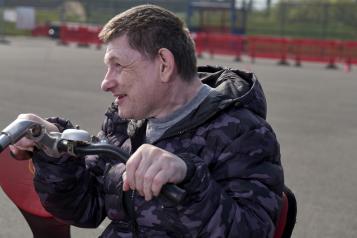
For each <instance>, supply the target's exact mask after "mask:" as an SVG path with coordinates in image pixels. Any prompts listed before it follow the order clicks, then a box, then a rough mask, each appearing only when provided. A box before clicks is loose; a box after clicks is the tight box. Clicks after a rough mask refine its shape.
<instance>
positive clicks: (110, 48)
mask: <svg viewBox="0 0 357 238" xmlns="http://www.w3.org/2000/svg"><path fill="white" fill-rule="evenodd" d="M142 57H143V56H142V54H141V53H140V52H139V51H137V50H135V49H133V48H131V46H130V45H129V42H128V38H127V36H126V35H123V36H120V37H117V38H114V39H113V40H111V41H110V42H108V45H107V49H106V52H105V55H104V62H109V61H111V60H130V59H131V60H135V59H140V58H142Z"/></svg>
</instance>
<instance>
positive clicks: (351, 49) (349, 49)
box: [341, 41, 357, 71]
mask: <svg viewBox="0 0 357 238" xmlns="http://www.w3.org/2000/svg"><path fill="white" fill-rule="evenodd" d="M341 60H342V61H343V62H344V63H346V66H347V69H348V71H350V70H351V66H352V64H357V41H345V42H342V47H341Z"/></svg>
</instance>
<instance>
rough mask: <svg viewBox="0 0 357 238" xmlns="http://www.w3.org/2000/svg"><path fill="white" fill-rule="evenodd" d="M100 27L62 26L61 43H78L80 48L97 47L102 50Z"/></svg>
mask: <svg viewBox="0 0 357 238" xmlns="http://www.w3.org/2000/svg"><path fill="white" fill-rule="evenodd" d="M100 29H101V28H100V27H97V26H81V25H70V26H69V25H68V26H67V25H61V27H60V42H61V43H62V44H64V45H67V44H69V43H77V44H78V46H90V45H96V46H97V48H100V46H101V45H102V42H101V40H100V39H99V38H98V33H99V32H100Z"/></svg>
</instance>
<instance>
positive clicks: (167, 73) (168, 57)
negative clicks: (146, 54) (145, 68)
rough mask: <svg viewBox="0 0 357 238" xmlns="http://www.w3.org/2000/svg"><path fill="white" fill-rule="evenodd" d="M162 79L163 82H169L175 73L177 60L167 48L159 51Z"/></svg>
mask: <svg viewBox="0 0 357 238" xmlns="http://www.w3.org/2000/svg"><path fill="white" fill-rule="evenodd" d="M158 57H159V63H160V78H161V81H162V82H169V81H170V80H171V78H172V75H173V74H174V71H175V67H176V64H175V58H174V55H173V54H172V53H171V51H170V50H168V49H166V48H161V49H159V52H158Z"/></svg>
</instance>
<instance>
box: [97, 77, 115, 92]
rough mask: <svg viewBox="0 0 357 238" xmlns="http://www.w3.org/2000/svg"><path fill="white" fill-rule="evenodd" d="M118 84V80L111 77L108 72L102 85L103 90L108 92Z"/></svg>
mask: <svg viewBox="0 0 357 238" xmlns="http://www.w3.org/2000/svg"><path fill="white" fill-rule="evenodd" d="M116 85H117V82H116V80H115V79H114V78H112V77H110V76H109V75H108V74H106V75H105V77H104V79H103V81H102V84H101V85H100V87H101V89H102V90H103V91H105V92H108V91H111V90H112V89H113V88H115V87H116Z"/></svg>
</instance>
